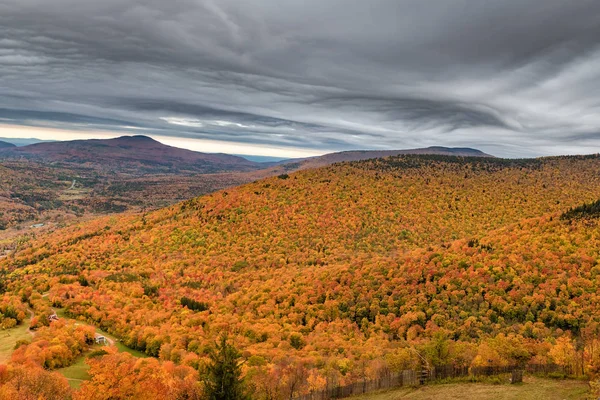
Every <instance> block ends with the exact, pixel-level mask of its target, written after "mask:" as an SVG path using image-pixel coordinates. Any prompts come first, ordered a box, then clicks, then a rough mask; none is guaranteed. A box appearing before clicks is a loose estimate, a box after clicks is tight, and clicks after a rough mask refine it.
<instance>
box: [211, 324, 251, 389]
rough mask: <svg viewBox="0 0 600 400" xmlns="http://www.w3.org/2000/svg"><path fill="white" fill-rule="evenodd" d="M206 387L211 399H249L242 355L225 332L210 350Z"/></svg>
mask: <svg viewBox="0 0 600 400" xmlns="http://www.w3.org/2000/svg"><path fill="white" fill-rule="evenodd" d="M209 357H210V362H209V364H208V365H207V366H206V370H205V376H204V389H205V394H206V397H207V398H208V399H210V400H249V399H250V396H249V395H248V394H247V393H246V388H245V384H244V379H243V378H242V370H241V362H240V358H241V355H240V353H239V352H238V350H237V349H236V348H235V347H234V346H233V345H232V344H229V341H228V337H227V334H223V335H222V336H221V338H220V339H219V341H218V342H217V343H215V346H214V347H213V348H211V349H210V350H209Z"/></svg>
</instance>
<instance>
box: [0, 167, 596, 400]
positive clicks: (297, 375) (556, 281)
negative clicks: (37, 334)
mask: <svg viewBox="0 0 600 400" xmlns="http://www.w3.org/2000/svg"><path fill="white" fill-rule="evenodd" d="M599 170H600V158H599V157H598V156H587V157H556V158H545V159H532V160H503V159H494V158H463V157H445V156H398V157H389V158H385V159H376V160H366V161H358V162H353V163H343V164H335V165H333V166H329V167H325V168H321V169H313V170H306V171H301V172H298V173H294V174H289V175H287V174H284V175H280V176H277V177H272V178H268V179H264V180H261V181H258V182H254V183H251V184H247V185H245V186H241V187H238V188H234V189H229V190H226V191H221V192H217V193H214V194H211V195H207V196H204V197H200V198H196V199H193V200H189V201H186V202H183V203H180V204H178V205H175V206H172V207H169V208H166V209H162V210H159V211H155V212H152V213H146V214H139V215H130V216H124V217H121V218H120V217H116V216H113V217H110V218H104V219H99V220H95V221H92V222H88V223H86V224H82V225H80V226H75V227H71V228H67V229H64V230H61V231H57V232H55V233H54V234H53V235H52V236H47V237H43V238H41V239H40V240H37V241H32V242H31V243H27V244H24V245H23V247H22V248H21V250H19V251H18V252H17V253H15V254H11V255H10V256H9V257H7V258H6V259H4V260H2V261H1V262H0V267H1V268H2V275H0V276H1V279H2V281H1V282H0V290H2V291H3V292H5V295H4V296H5V302H6V303H7V304H8V303H10V304H13V303H14V305H12V306H11V307H13V308H14V309H19V310H21V313H23V312H24V311H23V310H24V305H22V304H20V302H25V303H29V307H34V308H35V306H36V305H37V306H38V309H37V310H36V315H37V314H40V313H43V312H46V313H49V312H51V310H48V309H47V308H46V309H44V308H43V306H42V305H40V304H41V301H42V300H41V297H42V296H41V294H42V293H48V294H47V299H48V301H50V302H51V304H53V306H54V307H61V308H62V307H64V309H65V312H66V313H67V315H69V316H71V317H74V318H77V319H80V320H81V321H86V322H88V323H93V324H95V325H96V326H98V327H100V328H101V329H103V330H105V331H107V332H109V333H110V334H112V335H114V336H116V337H118V338H120V339H121V340H122V343H123V344H124V345H126V346H128V347H130V348H132V349H136V350H139V351H142V352H144V353H146V354H147V355H149V356H152V357H156V358H158V360H159V361H155V360H152V361H144V362H145V363H150V364H143V366H141V367H139V368H137V369H136V368H135V367H133V365H134V364H133V363H134V361H131V360H129V359H119V355H118V354H112V353H111V354H106V355H100V356H98V357H96V358H94V360H93V361H92V362H91V364H92V370H91V374H92V379H91V380H89V381H87V382H85V383H83V386H82V389H81V390H82V391H81V392H79V394H76V395H77V396H83V395H84V394H85V396H86V398H98V399H100V398H107V397H102V396H103V395H104V394H105V393H104V391H103V387H104V386H103V385H104V384H105V383H103V382H105V380H106V379H108V380H110V379H113V378H114V377H113V378H111V377H112V375H111V374H112V372H111V368H112V367H110V366H113V367H114V366H115V365H122V366H129V367H127V369H125V370H126V371H127V374H128V376H130V375H131V376H136V374H138V375H137V376H138V378H139V380H140V382H141V381H143V380H144V379H146V378H147V375H145V374H147V373H148V371H147V370H145V369H144V368H149V367H148V366H149V365H151V366H152V368H156V369H157V370H159V369H160V376H161V378H160V379H159V381H160V382H161V385H162V384H163V383H164V385H163V386H164V387H163V386H160V385H158V384H157V385H158V386H156V387H154V389H153V390H156V392H155V393H161V396H164V398H177V396H179V395H181V390H185V391H186V392H185V393H188V394H189V393H192V392H193V393H196V392H194V390H195V389H194V384H193V383H192V381H194V380H196V381H197V380H199V379H200V376H199V375H201V374H199V373H198V372H197V371H198V370H200V371H202V366H203V364H204V363H205V361H206V360H207V354H208V349H209V346H210V345H211V344H212V343H214V341H215V340H216V339H217V338H218V337H219V336H220V335H221V334H222V333H223V332H228V333H229V335H230V337H231V338H232V342H234V343H235V345H236V347H237V348H238V349H239V350H240V351H241V352H242V356H243V359H244V360H245V363H244V364H243V371H244V374H245V376H246V380H247V382H248V384H249V385H251V387H252V388H253V393H254V394H255V395H256V397H257V398H265V399H276V398H277V399H278V398H290V396H291V397H294V396H296V395H299V394H302V393H307V392H310V391H315V390H320V389H323V388H325V387H331V386H335V385H339V384H344V383H351V382H356V381H359V380H362V379H365V378H367V377H377V376H379V375H381V374H384V373H386V372H389V371H399V370H402V369H406V368H410V367H416V366H418V365H419V364H421V363H422V362H423V360H422V359H421V358H420V357H421V356H422V357H424V358H426V359H427V363H428V364H429V365H448V364H453V365H460V366H481V365H524V364H528V363H529V364H546V363H554V364H558V365H560V366H562V367H564V369H565V371H567V370H568V371H571V372H573V373H577V374H583V373H585V374H590V375H593V374H594V373H596V372H597V371H598V369H600V352H599V351H598V348H599V346H600V341H599V340H598V339H597V338H598V333H599V332H598V331H599V326H598V323H599V322H600V309H599V307H600V306H599V305H600V295H599V294H598V289H599V284H600V265H598V260H599V259H600V254H599V252H600V243H599V241H600V227H599V226H598V220H597V219H596V218H597V215H596V212H595V211H594V212H586V210H595V209H596V208H595V207H594V206H593V204H592V205H588V206H586V207H580V208H576V207H579V206H581V205H583V204H591V203H592V202H594V201H596V200H597V199H599V198H600V175H599V174H598V171H599ZM569 210H571V211H569ZM574 210H575V211H574ZM576 210H580V211H576ZM581 210H583V211H581ZM575 214H576V216H577V217H573V215H575ZM0 304H2V303H0ZM0 310H2V309H1V308H0ZM0 315H3V314H0ZM3 318H4V319H7V318H11V317H10V316H7V315H4V317H3ZM22 320H23V315H21V318H20V320H18V319H16V318H15V323H20V322H21V321H22ZM44 323H45V324H47V321H45V319H44V318H41V321H40V324H42V325H43V324H44ZM55 324H56V323H51V324H50V325H51V326H50V328H52V327H54V325H55ZM41 329H48V328H41ZM54 329H59V330H60V329H65V330H68V329H71V330H73V329H75V328H73V327H69V326H68V324H67V325H65V327H64V328H61V327H60V326H58V325H57V326H56V327H55V328H54ZM56 336H61V335H59V334H57V335H56ZM80 337H81V341H82V342H85V340H86V339H85V336H84V333H83V332H82V333H80ZM34 345H35V346H36V349H37V350H36V351H35V352H34V351H33V350H31V351H29V352H28V351H27V347H30V346H34ZM46 346H50V347H51V346H52V344H51V342H46ZM43 347H44V343H43V342H40V341H34V343H33V344H23V345H22V346H21V347H20V348H19V351H18V352H15V354H14V355H13V361H12V364H11V365H12V366H11V367H9V368H13V369H15V370H18V369H19V368H34V367H33V366H28V367H24V366H23V365H29V364H28V363H34V364H36V363H37V364H40V362H41V363H46V364H43V366H46V367H48V365H52V362H56V363H57V364H60V363H61V362H62V361H57V360H63V359H65V360H69V359H70V358H69V357H71V356H69V355H65V354H64V353H60V352H58V351H57V352H55V353H52V352H50V351H47V352H45V353H44V352H43V351H42V350H39V348H43ZM40 352H42V353H44V354H46V356H48V354H50V355H49V356H48V357H49V358H44V360H42V361H40V360H39V359H37V358H36V357H33V356H28V354H34V353H35V354H40ZM123 357H124V356H123ZM54 359H56V360H55V361H53V360H54ZM152 363H157V364H156V365H154V364H152ZM140 365H142V364H140ZM124 368H125V367H124ZM2 376H3V375H2V370H0V380H1V379H3V378H2ZM7 376H8V375H7ZM104 378H105V380H103V379H104ZM4 379H5V380H6V381H7V382H10V380H9V378H4ZM132 379H133V380H134V381H135V379H134V378H132ZM169 382H171V383H170V384H171V385H172V384H173V382H179V383H178V385H180V386H178V387H179V389H178V390H180V391H179V392H177V393H175V391H173V390H172V386H169ZM169 387H171V389H169ZM61 390H62V389H61ZM65 390H66V389H65ZM161 390H162V391H161ZM198 390H201V388H200V389H198ZM90 396H91V397H90ZM94 396H96V397H94ZM82 398H83V397H82Z"/></svg>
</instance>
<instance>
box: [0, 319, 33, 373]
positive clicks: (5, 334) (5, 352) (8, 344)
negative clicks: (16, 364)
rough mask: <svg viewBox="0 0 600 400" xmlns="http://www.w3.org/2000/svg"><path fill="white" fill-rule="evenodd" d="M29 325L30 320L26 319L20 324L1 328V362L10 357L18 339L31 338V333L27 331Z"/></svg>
mask: <svg viewBox="0 0 600 400" xmlns="http://www.w3.org/2000/svg"><path fill="white" fill-rule="evenodd" d="M28 327H29V320H25V321H23V323H22V324H21V325H19V326H16V327H14V328H11V329H6V330H0V364H3V363H5V362H6V361H8V360H9V359H10V355H11V354H12V352H13V350H14V348H15V344H16V343H17V341H18V340H21V339H25V340H31V335H30V334H29V333H28V332H27V328H28Z"/></svg>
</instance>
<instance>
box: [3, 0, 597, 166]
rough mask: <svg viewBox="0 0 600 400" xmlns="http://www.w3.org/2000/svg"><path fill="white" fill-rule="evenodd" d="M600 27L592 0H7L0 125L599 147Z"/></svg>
mask: <svg viewBox="0 0 600 400" xmlns="http://www.w3.org/2000/svg"><path fill="white" fill-rule="evenodd" d="M599 20H600V4H598V3H597V2H593V1H589V0H581V1H577V2H564V1H562V0H560V1H559V0H545V1H543V2H540V1H533V0H519V1H517V0H507V1H502V2H497V1H491V0H483V1H480V0H457V1H453V2H448V1H445V0H431V1H427V2H423V1H417V0H404V1H397V0H373V1H368V2H366V1H361V0H327V1H323V0H303V1H300V0H284V1H281V0H263V1H260V2H246V1H242V0H220V1H216V0H213V1H210V0H173V1H169V2H164V1H160V0H144V1H142V0H128V1H127V0H126V1H122V0H104V1H102V2H97V1H91V0H54V1H53V2H52V4H49V3H48V2H47V1H43V0H3V1H2V2H1V3H0V90H2V94H3V96H2V97H0V118H3V121H4V120H8V121H9V122H10V123H11V124H21V125H37V126H48V127H54V128H61V129H76V130H84V129H89V130H90V131H98V130H101V131H115V132H127V131H136V133H139V130H140V129H143V130H145V131H146V132H147V133H149V134H153V135H159V136H163V137H173V138H186V139H193V138H198V139H202V140H205V141H206V140H212V141H218V142H219V143H221V142H230V143H238V144H240V145H244V144H245V145H247V146H250V145H252V146H255V147H253V149H254V148H261V146H262V148H265V149H266V148H270V149H273V148H290V149H308V150H310V151H314V150H316V149H318V150H319V151H334V150H348V149H363V148H373V149H393V148H410V147H422V146H430V145H447V146H471V147H477V148H480V149H482V150H484V151H487V152H490V153H493V154H497V155H504V156H534V155H545V154H560V153H565V152H576V153H589V152H594V151H600V135H599V134H598V133H599V132H600V112H599V111H600V110H599V107H600V96H599V95H598V93H600V47H599V46H598V44H597V38H598V37H600V24H599V23H598V21H599ZM1 129H2V128H1V127H0V130H1ZM186 143H188V142H186Z"/></svg>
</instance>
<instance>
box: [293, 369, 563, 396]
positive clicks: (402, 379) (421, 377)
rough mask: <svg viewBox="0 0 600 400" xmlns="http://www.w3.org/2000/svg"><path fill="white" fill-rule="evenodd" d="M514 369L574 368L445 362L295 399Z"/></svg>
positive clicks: (413, 384)
mask: <svg viewBox="0 0 600 400" xmlns="http://www.w3.org/2000/svg"><path fill="white" fill-rule="evenodd" d="M515 370H524V371H526V372H528V373H536V374H549V373H553V372H560V373H566V374H569V373H570V372H571V371H569V370H567V369H565V368H564V367H561V366H559V365H556V364H535V365H527V366H514V365H512V366H484V367H457V366H454V365H445V366H441V367H434V368H431V369H430V370H429V371H416V370H405V371H401V372H398V373H389V374H387V375H386V376H382V377H381V378H379V379H375V380H365V381H361V382H355V383H353V384H349V385H345V386H336V387H332V388H328V389H326V390H321V391H317V392H312V393H308V394H305V395H302V396H299V397H296V398H295V400H328V399H340V398H344V397H350V396H355V395H360V394H365V393H370V392H375V391H378V390H384V389H391V388H395V387H401V386H417V385H422V384H426V383H427V382H430V381H435V380H442V379H448V378H460V377H467V376H473V377H476V376H493V375H502V374H511V373H512V372H513V371H515Z"/></svg>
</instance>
